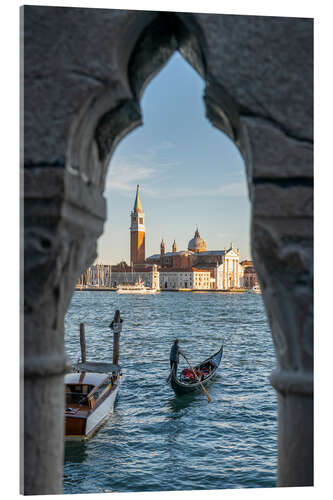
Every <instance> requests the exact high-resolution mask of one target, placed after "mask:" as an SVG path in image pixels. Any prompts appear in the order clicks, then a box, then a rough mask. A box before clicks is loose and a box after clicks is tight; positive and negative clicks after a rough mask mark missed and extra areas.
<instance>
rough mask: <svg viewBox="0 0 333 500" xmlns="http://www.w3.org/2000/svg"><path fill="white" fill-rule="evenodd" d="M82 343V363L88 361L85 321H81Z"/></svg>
mask: <svg viewBox="0 0 333 500" xmlns="http://www.w3.org/2000/svg"><path fill="white" fill-rule="evenodd" d="M80 345H81V363H85V362H86V361H87V355H86V338H85V333H84V323H80Z"/></svg>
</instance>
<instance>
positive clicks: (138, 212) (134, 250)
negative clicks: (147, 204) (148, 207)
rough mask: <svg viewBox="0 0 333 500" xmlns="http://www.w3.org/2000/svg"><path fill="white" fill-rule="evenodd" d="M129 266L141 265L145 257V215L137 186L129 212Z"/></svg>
mask: <svg viewBox="0 0 333 500" xmlns="http://www.w3.org/2000/svg"><path fill="white" fill-rule="evenodd" d="M130 231H131V248H130V253H131V260H130V262H131V265H136V264H143V263H144V262H145V256H146V250H145V245H146V229H145V214H144V213H143V210H142V206H141V200H140V195H139V185H137V187H136V197H135V202H134V207H133V211H132V212H131V227H130Z"/></svg>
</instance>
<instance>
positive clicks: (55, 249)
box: [21, 166, 105, 495]
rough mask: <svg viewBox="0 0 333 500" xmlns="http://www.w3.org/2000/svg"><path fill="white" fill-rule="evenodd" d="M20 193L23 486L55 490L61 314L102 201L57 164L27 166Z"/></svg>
mask: <svg viewBox="0 0 333 500" xmlns="http://www.w3.org/2000/svg"><path fill="white" fill-rule="evenodd" d="M24 195H25V200H24V331H23V332H22V349H21V360H22V369H21V376H22V380H21V387H22V389H23V391H22V399H21V407H22V409H23V408H24V419H23V420H21V432H22V437H21V443H22V445H23V447H24V453H22V454H21V456H22V459H23V463H22V464H21V473H22V474H21V491H22V492H23V493H24V494H26V495H33V494H55V493H62V471H63V447H64V445H63V443H64V438H63V435H64V384H63V375H64V372H65V368H66V356H65V352H64V316H65V313H66V310H67V306H68V303H69V300H70V297H71V295H72V290H73V287H74V284H75V282H76V280H77V278H78V276H79V275H80V273H81V272H83V271H84V270H85V269H86V268H87V267H88V266H89V265H90V264H91V263H92V261H93V260H94V258H95V256H96V240H97V238H98V236H99V235H100V234H101V233H102V230H103V222H104V219H105V201H104V198H103V197H102V195H101V192H100V190H99V189H98V188H96V187H94V186H92V185H90V186H88V185H87V184H86V183H85V182H84V181H83V180H82V179H81V178H80V177H79V175H72V174H70V173H69V172H68V171H66V170H65V169H64V168H61V167H47V166H43V167H35V168H34V167H29V168H27V169H25V172H24ZM36 436H38V439H36Z"/></svg>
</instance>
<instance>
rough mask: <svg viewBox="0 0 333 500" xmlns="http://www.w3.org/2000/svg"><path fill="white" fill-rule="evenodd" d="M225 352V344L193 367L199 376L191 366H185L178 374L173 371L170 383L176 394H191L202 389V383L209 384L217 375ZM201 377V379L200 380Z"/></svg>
mask: <svg viewBox="0 0 333 500" xmlns="http://www.w3.org/2000/svg"><path fill="white" fill-rule="evenodd" d="M222 354H223V344H222V346H221V348H220V350H219V351H217V352H216V353H215V354H213V355H212V356H210V357H209V358H207V359H205V361H203V362H202V363H200V364H198V365H196V366H194V367H193V370H194V371H195V373H196V375H197V377H195V375H194V374H193V372H192V370H191V369H189V368H184V370H182V372H181V373H180V375H179V376H178V375H177V374H176V373H175V371H174V370H173V371H172V372H171V377H170V383H171V387H172V388H173V390H174V391H175V393H176V394H191V393H193V392H197V391H201V390H202V385H203V386H204V387H205V386H206V385H208V384H209V383H210V382H211V381H212V380H213V378H214V376H215V375H216V372H217V370H218V367H219V366H220V363H221V359H222ZM198 379H199V381H198Z"/></svg>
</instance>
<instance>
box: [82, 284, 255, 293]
mask: <svg viewBox="0 0 333 500" xmlns="http://www.w3.org/2000/svg"><path fill="white" fill-rule="evenodd" d="M75 291H76V292H116V291H117V288H115V287H106V286H76V287H75ZM247 291H248V290H247V289H246V288H233V289H229V290H222V289H214V288H203V289H202V288H200V289H198V288H164V289H163V288H162V289H158V290H157V292H195V293H200V292H210V293H211V292H217V293H244V292H247Z"/></svg>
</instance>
